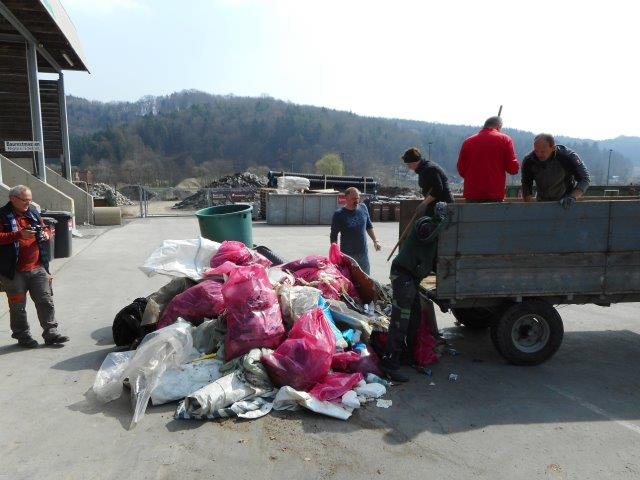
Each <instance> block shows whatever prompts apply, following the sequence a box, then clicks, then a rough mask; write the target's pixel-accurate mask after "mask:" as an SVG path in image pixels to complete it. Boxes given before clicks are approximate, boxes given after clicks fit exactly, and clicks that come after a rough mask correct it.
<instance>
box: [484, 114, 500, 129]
mask: <svg viewBox="0 0 640 480" xmlns="http://www.w3.org/2000/svg"><path fill="white" fill-rule="evenodd" d="M484 128H502V118H500V117H498V116H497V115H496V116H495V117H489V118H487V119H486V120H485V122H484Z"/></svg>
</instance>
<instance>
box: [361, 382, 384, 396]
mask: <svg viewBox="0 0 640 480" xmlns="http://www.w3.org/2000/svg"><path fill="white" fill-rule="evenodd" d="M354 390H355V391H356V393H357V394H358V395H360V396H362V397H365V398H367V399H372V398H380V397H381V396H383V395H384V394H385V393H387V389H386V388H385V386H384V385H381V384H380V383H365V384H364V385H361V384H358V385H357V386H356V388H354Z"/></svg>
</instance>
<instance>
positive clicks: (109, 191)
mask: <svg viewBox="0 0 640 480" xmlns="http://www.w3.org/2000/svg"><path fill="white" fill-rule="evenodd" d="M90 190H91V191H90V192H89V193H91V195H93V196H94V197H100V198H104V199H105V200H106V201H107V205H110V206H112V207H121V206H123V205H135V204H134V203H133V202H132V201H131V199H129V198H127V197H125V196H124V195H122V194H121V193H120V192H118V191H117V190H115V189H113V188H111V187H110V186H109V185H107V184H106V183H94V184H93V185H91V188H90Z"/></svg>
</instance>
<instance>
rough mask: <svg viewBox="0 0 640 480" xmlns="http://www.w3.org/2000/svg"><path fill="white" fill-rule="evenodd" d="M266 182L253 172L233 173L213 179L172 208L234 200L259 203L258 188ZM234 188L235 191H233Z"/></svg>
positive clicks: (227, 202) (207, 205)
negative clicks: (226, 191) (225, 191)
mask: <svg viewBox="0 0 640 480" xmlns="http://www.w3.org/2000/svg"><path fill="white" fill-rule="evenodd" d="M267 183H268V180H267V177H260V176H258V175H255V174H253V173H249V172H243V173H234V174H233V175H227V176H225V177H221V178H218V179H217V180H214V181H213V182H211V183H210V184H209V185H206V186H205V187H203V188H201V189H200V190H198V191H197V192H196V193H194V194H193V195H190V196H188V197H187V198H185V199H184V200H182V201H181V202H179V203H176V204H175V205H174V206H173V207H172V208H175V209H199V208H206V207H210V206H214V205H227V204H229V203H233V202H234V201H240V202H242V203H255V204H256V205H257V204H259V203H260V189H261V188H263V187H265V186H266V185H267ZM209 189H225V190H228V193H227V194H225V193H224V192H219V191H217V192H216V191H210V190H209ZM234 190H236V191H237V193H234Z"/></svg>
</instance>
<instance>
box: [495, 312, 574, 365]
mask: <svg viewBox="0 0 640 480" xmlns="http://www.w3.org/2000/svg"><path fill="white" fill-rule="evenodd" d="M563 336H564V327H563V325H562V318H560V314H559V313H558V311H557V310H556V309H555V308H554V307H553V306H552V305H550V304H548V303H547V302H544V301H542V300H527V301H525V302H522V303H518V304H515V305H513V306H511V307H510V308H509V309H507V310H506V311H505V312H504V314H503V315H502V316H501V317H500V318H499V319H497V320H496V321H495V322H494V323H493V325H492V326H491V340H492V341H493V344H494V345H495V347H496V349H497V350H498V352H499V353H500V354H501V355H502V356H503V357H504V358H505V359H507V360H508V361H509V362H510V363H512V364H514V365H538V364H540V363H542V362H544V361H546V360H548V359H549V358H551V356H553V354H554V353H556V352H557V351H558V348H560V344H561V343H562V337H563Z"/></svg>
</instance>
